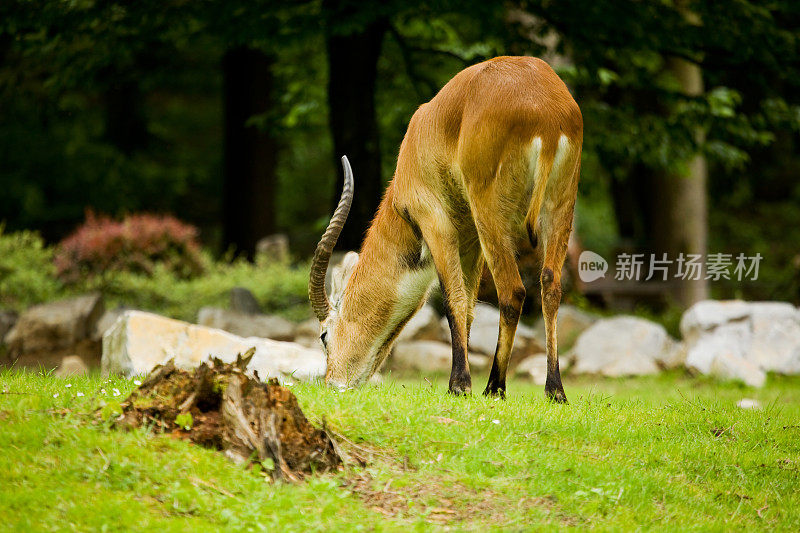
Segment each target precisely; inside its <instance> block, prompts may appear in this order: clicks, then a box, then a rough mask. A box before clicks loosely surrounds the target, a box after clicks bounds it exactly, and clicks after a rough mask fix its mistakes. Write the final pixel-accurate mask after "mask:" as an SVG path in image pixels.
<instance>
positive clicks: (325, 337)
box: [319, 331, 328, 347]
mask: <svg viewBox="0 0 800 533" xmlns="http://www.w3.org/2000/svg"><path fill="white" fill-rule="evenodd" d="M319 340H321V341H322V344H323V345H325V346H326V347H327V346H328V332H327V331H323V332H322V334H321V335H320V336H319Z"/></svg>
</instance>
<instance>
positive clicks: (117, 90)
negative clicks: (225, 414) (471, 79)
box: [0, 0, 800, 303]
mask: <svg viewBox="0 0 800 533" xmlns="http://www.w3.org/2000/svg"><path fill="white" fill-rule="evenodd" d="M799 28H800V3H798V2H795V1H792V0H775V1H749V0H738V1H724V2H719V1H711V0H706V1H683V0H662V1H643V2H631V1H620V0H612V1H604V2H597V1H594V0H567V1H550V0H545V1H510V2H497V3H495V2H486V1H472V0H462V1H459V2H451V1H442V2H418V1H413V0H412V1H402V2H401V1H389V2H381V3H369V2H359V1H350V0H322V1H319V0H313V1H279V0H274V1H268V2H267V1H253V0H250V1H246V2H242V1H239V0H230V1H226V2H217V1H185V0H159V1H155V0H140V1H137V2H120V1H110V0H75V1H69V2H67V1H52V0H51V1H44V0H41V1H36V0H32V1H19V0H6V1H4V2H2V4H0V223H2V224H5V230H4V231H5V232H12V231H17V230H22V229H33V230H37V231H39V232H41V234H42V235H43V236H44V238H45V239H46V240H47V241H48V242H51V243H56V242H58V241H59V240H60V239H62V238H63V237H65V236H66V235H67V234H69V233H70V232H72V231H73V230H74V229H75V228H76V226H78V225H79V224H81V223H82V222H83V221H84V219H85V216H86V213H87V210H91V211H92V212H95V213H101V214H107V215H111V216H115V217H120V216H123V215H125V214H129V213H134V212H140V211H148V212H157V213H172V214H174V215H175V216H177V217H178V218H180V219H182V220H185V221H187V222H190V223H191V224H194V225H195V226H197V227H199V228H200V230H201V238H202V241H203V243H204V245H205V246H206V247H208V248H209V249H211V250H213V251H214V253H216V254H218V255H221V254H224V253H225V252H230V251H235V253H240V254H244V255H247V256H252V254H253V252H254V249H255V244H256V242H257V241H258V240H259V239H260V238H261V237H263V236H265V235H269V234H273V233H277V232H281V233H286V234H287V235H288V236H289V238H290V242H291V246H292V253H293V254H294V255H295V257H298V258H303V257H307V256H308V255H309V254H310V253H311V251H313V247H314V245H315V243H316V240H317V239H318V237H319V235H320V234H321V232H322V230H323V229H324V227H325V225H326V224H327V221H328V217H329V216H330V213H331V211H332V207H333V205H334V204H335V202H336V200H337V199H338V195H339V191H340V190H341V189H340V188H341V175H340V168H339V166H338V158H339V157H340V155H341V154H347V155H348V156H349V157H350V160H351V162H352V164H353V168H354V172H355V176H356V196H355V204H354V206H353V210H352V212H351V215H350V219H349V222H348V224H347V226H346V228H345V232H344V234H343V235H342V241H341V247H342V248H349V249H353V248H357V247H358V245H359V244H360V241H361V239H362V237H363V233H364V229H365V228H366V226H367V224H368V223H369V220H370V218H371V217H372V215H373V213H374V211H375V208H376V206H377V204H378V202H379V200H380V196H381V194H382V191H383V188H384V186H385V184H386V183H387V181H388V180H389V179H390V178H391V176H392V173H393V170H394V163H395V158H396V153H397V150H398V147H399V144H400V141H401V139H402V137H403V135H404V133H405V128H406V125H407V123H408V120H409V118H410V117H411V115H412V114H413V112H414V110H415V109H416V108H417V107H418V106H419V105H420V104H421V103H423V102H426V101H427V100H429V99H430V98H431V97H432V96H433V95H434V94H435V93H436V91H437V90H438V89H439V88H440V87H441V86H442V85H443V84H444V83H446V82H447V80H449V79H450V78H451V77H452V76H453V75H454V74H455V73H457V72H458V71H459V70H461V69H463V68H464V67H466V66H468V65H471V64H474V63H476V62H479V61H482V60H484V59H487V58H490V57H494V56H498V55H505V54H512V55H522V54H527V55H535V56H539V57H542V58H544V59H545V60H547V61H548V62H550V63H551V65H552V66H553V67H554V68H555V69H556V70H557V72H558V73H559V74H560V75H561V76H562V78H563V79H564V80H565V81H566V82H567V84H568V85H569V86H570V89H571V90H572V91H573V94H574V95H575V98H576V100H577V101H578V103H579V105H580V106H581V109H582V111H583V114H584V122H585V146H584V159H583V171H582V177H581V186H580V193H579V200H578V208H577V218H576V224H577V236H578V238H579V241H580V244H581V246H582V247H583V248H586V249H590V250H593V251H596V252H598V253H601V254H603V255H605V256H607V257H611V256H613V254H614V253H615V252H618V251H620V250H640V251H645V252H648V253H649V252H662V251H664V252H669V253H671V254H677V253H679V252H700V253H705V252H725V253H732V254H734V255H735V254H738V253H745V254H747V255H754V254H755V253H757V252H758V253H761V255H762V256H763V260H762V263H761V272H760V277H759V279H758V281H755V282H751V283H746V284H743V283H739V282H734V281H731V282H725V281H721V282H719V283H714V284H713V285H712V286H711V291H712V294H713V295H715V296H718V297H733V296H738V297H748V298H758V299H778V300H788V301H794V302H795V303H798V301H800V251H799V250H798V245H800V203H798V200H800V184H798V180H797V179H796V178H797V176H798V170H800V154H799V153H798V146H800V136H799V135H798V134H799V133H800V35H799V34H798V29H799ZM692 290H694V289H691V288H690V289H688V291H689V292H686V291H684V292H683V293H679V294H678V295H677V298H678V300H679V301H682V302H684V303H688V302H690V301H692V300H694V299H697V297H698V294H696V293H692V292H691V291H692ZM701 290H705V288H702V289H701Z"/></svg>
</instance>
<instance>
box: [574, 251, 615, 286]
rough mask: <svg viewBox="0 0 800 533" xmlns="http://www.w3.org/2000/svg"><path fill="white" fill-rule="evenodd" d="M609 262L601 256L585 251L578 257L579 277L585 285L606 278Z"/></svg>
mask: <svg viewBox="0 0 800 533" xmlns="http://www.w3.org/2000/svg"><path fill="white" fill-rule="evenodd" d="M606 272H608V261H606V260H605V259H603V257H602V256H601V255H599V254H596V253H594V252H591V251H589V250H585V251H583V252H581V255H580V257H578V276H579V277H580V278H581V281H582V282H584V283H591V282H592V281H594V280H597V279H600V278H604V277H606Z"/></svg>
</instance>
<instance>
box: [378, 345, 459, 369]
mask: <svg viewBox="0 0 800 533" xmlns="http://www.w3.org/2000/svg"><path fill="white" fill-rule="evenodd" d="M451 361H452V350H451V348H450V345H449V344H445V343H443V342H438V341H405V342H398V343H397V344H395V346H394V350H393V351H392V355H391V358H390V364H391V365H392V367H393V368H400V369H405V370H419V371H421V372H445V371H449V370H450V367H451Z"/></svg>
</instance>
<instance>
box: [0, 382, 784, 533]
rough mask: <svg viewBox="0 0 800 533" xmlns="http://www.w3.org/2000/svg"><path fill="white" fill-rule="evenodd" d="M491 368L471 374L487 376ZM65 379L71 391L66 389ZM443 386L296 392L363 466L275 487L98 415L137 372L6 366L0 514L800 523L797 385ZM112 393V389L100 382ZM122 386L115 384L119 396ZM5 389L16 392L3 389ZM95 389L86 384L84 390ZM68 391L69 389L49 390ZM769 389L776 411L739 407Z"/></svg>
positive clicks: (341, 525) (351, 525) (198, 451)
mask: <svg viewBox="0 0 800 533" xmlns="http://www.w3.org/2000/svg"><path fill="white" fill-rule="evenodd" d="M484 380H485V377H482V376H476V378H475V382H476V388H477V384H478V383H480V384H482V382H483V381H484ZM67 384H70V385H71V387H67ZM445 384H446V382H444V381H442V380H434V381H433V382H432V383H429V382H427V381H426V380H424V379H422V378H419V379H417V378H414V379H410V378H406V379H402V380H396V379H393V378H391V377H390V378H389V379H387V381H386V383H385V384H384V385H383V386H381V387H377V388H376V387H368V388H364V389H360V390H356V391H347V392H344V393H337V392H334V391H331V390H327V389H325V388H323V387H320V386H319V385H316V384H298V385H296V386H295V387H294V389H295V390H296V393H297V395H298V397H299V398H300V401H301V404H302V406H303V408H304V409H305V411H306V413H307V414H308V415H309V416H310V417H311V418H312V419H314V420H316V421H317V422H320V421H321V418H322V417H323V416H324V417H325V420H326V422H327V424H328V425H329V427H331V428H333V429H334V430H335V431H336V432H337V433H340V434H342V435H344V436H345V437H346V438H347V439H348V440H350V441H353V442H356V443H359V445H360V446H361V447H364V448H366V449H369V450H373V452H374V454H373V456H372V457H373V460H372V462H371V463H370V464H369V466H367V467H366V468H356V467H351V468H348V469H347V470H346V471H345V472H343V473H339V474H332V475H324V476H316V477H312V478H310V479H309V480H308V481H307V482H305V483H301V484H297V485H291V484H283V483H278V484H272V483H269V482H267V481H266V478H264V477H263V476H261V475H260V474H257V473H254V472H252V471H249V470H245V469H243V468H241V467H238V466H234V465H233V464H232V463H230V462H228V461H227V460H226V459H225V458H224V457H223V456H222V455H221V454H219V453H218V452H214V451H210V450H205V449H202V448H198V447H196V446H193V445H190V444H188V443H186V442H183V441H179V440H174V439H172V438H170V437H168V436H154V435H151V434H149V433H148V432H147V431H146V430H140V431H134V432H131V433H122V432H118V431H116V430H111V429H109V428H108V427H107V426H106V425H105V424H102V423H93V418H92V417H91V416H90V415H88V414H87V413H90V412H91V411H92V410H93V409H94V408H96V407H98V406H99V405H100V404H101V403H102V402H113V401H115V400H121V399H122V398H124V396H125V395H126V394H127V393H128V392H129V391H130V390H131V389H132V388H133V386H134V385H133V383H132V382H131V381H128V380H122V379H118V378H111V379H110V380H109V381H105V380H104V379H103V378H99V377H88V378H74V379H69V380H66V381H64V380H59V379H56V378H52V377H49V376H45V375H37V374H33V373H20V372H10V371H4V372H2V373H0V450H2V453H0V524H2V528H5V529H10V530H12V531H49V530H54V531H61V530H67V531H69V530H76V531H87V530H100V529H107V530H112V531H114V530H117V531H122V530H140V531H148V530H154V529H158V530H163V531H186V530H200V531H219V530H273V529H275V528H276V527H278V528H281V529H280V530H281V531H282V530H284V529H286V530H290V531H306V530H330V529H338V530H348V531H349V530H356V529H367V530H372V529H377V530H403V531H405V530H407V529H409V528H412V529H420V530H426V529H437V528H442V527H444V526H449V527H450V528H453V529H468V530H481V531H483V530H487V529H488V530H493V529H494V530H500V529H502V530H507V529H511V530H528V529H545V528H548V529H550V528H552V527H556V528H567V529H568V528H580V529H583V528H586V527H595V528H598V529H602V530H630V529H657V530H670V531H673V530H691V529H695V530H703V531H708V530H716V531H722V530H725V531H728V530H752V529H769V530H787V531H797V530H799V529H800V490H798V489H799V488H800V474H798V468H800V380H798V379H788V378H777V377H772V378H771V380H770V382H769V384H768V386H767V387H766V388H764V389H763V390H758V391H754V390H750V389H745V388H742V387H738V386H736V385H718V384H713V383H711V382H708V381H703V380H692V379H689V378H687V377H684V376H682V375H678V374H668V375H665V376H661V377H658V378H646V379H635V380H633V379H632V380H596V381H595V380H590V379H585V378H582V379H580V380H575V379H573V380H568V381H567V383H566V390H567V395H568V397H569V398H570V401H571V403H570V404H569V405H568V406H561V405H551V404H549V403H547V402H546V401H544V400H543V397H542V392H541V390H540V388H539V387H534V386H532V385H528V384H526V383H522V382H511V383H510V387H509V392H510V394H509V398H508V400H507V401H505V402H503V401H493V400H490V399H486V398H483V397H482V396H480V395H476V396H474V397H471V398H466V399H465V398H453V397H450V396H448V395H446V394H445ZM101 388H103V389H105V391H106V394H105V395H104V394H101V392H100V389H101ZM115 388H116V389H118V390H119V391H120V396H118V397H114V396H112V395H113V390H114V389H115ZM2 391H7V392H5V393H2ZM79 391H80V392H83V393H84V396H83V397H77V396H76V393H77V392H79ZM55 394H58V396H57V397H54V395H55ZM743 397H750V398H756V399H758V400H759V401H760V402H761V404H762V406H763V409H762V410H760V411H745V410H741V409H739V408H737V407H736V402H737V401H738V400H739V399H741V398H743Z"/></svg>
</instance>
